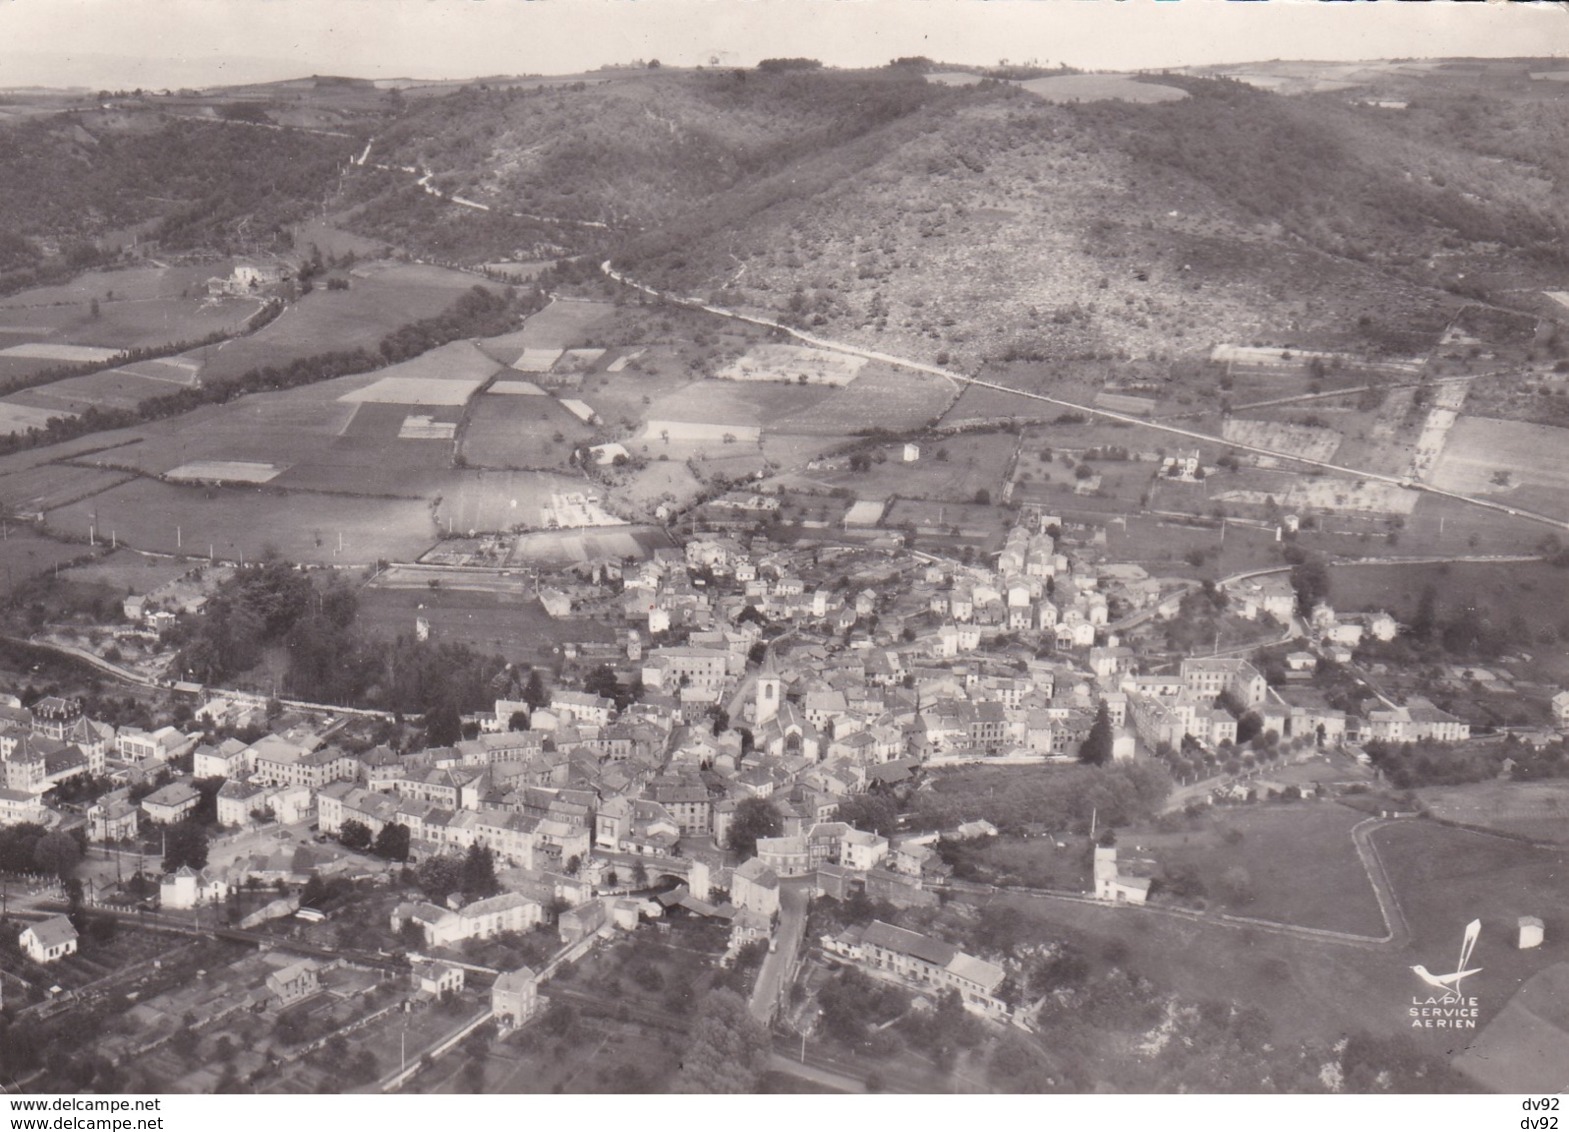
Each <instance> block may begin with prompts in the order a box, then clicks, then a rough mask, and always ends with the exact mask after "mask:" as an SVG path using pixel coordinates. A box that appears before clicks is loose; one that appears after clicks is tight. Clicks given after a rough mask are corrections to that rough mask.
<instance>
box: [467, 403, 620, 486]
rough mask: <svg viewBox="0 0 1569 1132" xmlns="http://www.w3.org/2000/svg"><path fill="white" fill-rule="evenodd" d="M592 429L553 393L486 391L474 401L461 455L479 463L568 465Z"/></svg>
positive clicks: (478, 465)
mask: <svg viewBox="0 0 1569 1132" xmlns="http://www.w3.org/2000/svg"><path fill="white" fill-rule="evenodd" d="M593 434H594V430H593V429H591V428H589V427H588V426H587V425H585V424H584V423H583V422H582V421H580V420H578V418H577V417H575V416H573V415H572V414H571V413H569V412H568V411H567V410H566V409H564V408H562V407H561V403H560V402H559V401H557V400H556V399H555V398H554V397H549V396H534V397H529V396H515V395H509V394H503V395H499V396H497V395H491V394H481V395H480V396H478V397H475V398H474V399H473V400H472V401H471V402H469V406H468V410H467V413H466V417H465V421H464V425H463V439H462V443H461V444H460V446H459V449H458V454H459V456H460V457H461V459H462V460H463V461H464V462H465V463H466V464H467V465H468V466H469V467H475V468H554V469H564V468H565V467H566V466H567V462H568V459H569V457H570V456H571V455H572V450H573V448H574V447H576V446H577V445H579V444H582V443H583V442H584V441H586V440H588V439H589V438H590V437H592V436H593Z"/></svg>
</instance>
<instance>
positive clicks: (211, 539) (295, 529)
mask: <svg viewBox="0 0 1569 1132" xmlns="http://www.w3.org/2000/svg"><path fill="white" fill-rule="evenodd" d="M95 516H96V517H97V521H98V526H99V529H101V530H104V531H111V530H112V531H115V532H116V533H117V534H118V535H119V537H120V539H121V540H122V541H124V542H127V543H130V544H131V545H133V546H136V547H137V548H139V549H144V550H156V551H162V552H164V553H176V552H178V551H180V550H183V551H184V552H185V553H186V554H189V555H192V556H193V557H195V556H205V555H206V554H207V552H208V548H209V547H211V549H212V552H213V554H215V555H216V557H217V558H218V559H220V560H227V561H236V560H245V561H254V560H256V559H259V558H261V557H262V556H263V555H264V554H265V553H266V552H267V551H268V550H269V549H272V550H275V551H277V553H278V554H279V555H281V556H282V557H283V558H286V559H288V560H289V561H292V562H311V563H322V564H324V565H333V564H350V563H353V564H364V563H371V562H375V561H376V560H377V559H379V558H388V559H403V560H408V559H413V558H417V557H418V556H419V555H420V554H422V553H423V552H424V551H425V550H426V549H427V548H428V547H429V546H430V545H431V543H433V542H434V541H435V528H434V527H433V526H432V524H431V519H430V508H429V505H428V504H427V503H425V502H423V501H421V500H417V499H416V500H406V499H370V498H360V497H354V496H347V495H317V494H306V493H300V492H292V493H286V492H282V491H280V490H278V489H276V488H267V489H262V488H239V487H228V488H224V489H222V490H218V489H215V488H205V487H185V486H180V485H177V484H166V483H159V482H158V481H156V480H146V479H140V480H134V481H132V482H130V483H126V484H123V485H121V486H119V487H115V488H111V489H110V490H108V491H105V492H103V493H101V494H99V495H95V496H93V497H92V498H90V499H87V500H83V501H81V502H78V503H73V504H71V505H69V506H65V507H60V508H57V509H55V510H52V511H50V512H49V514H48V516H47V517H46V520H45V524H46V526H47V527H48V528H49V529H51V530H58V531H64V532H69V533H71V534H73V535H78V534H81V533H85V532H86V530H87V528H88V526H89V525H90V524H91V523H92V522H93V519H94V517H95ZM340 535H341V537H342V541H343V551H342V553H341V554H340V553H338V539H339V536H340ZM182 540H183V541H182Z"/></svg>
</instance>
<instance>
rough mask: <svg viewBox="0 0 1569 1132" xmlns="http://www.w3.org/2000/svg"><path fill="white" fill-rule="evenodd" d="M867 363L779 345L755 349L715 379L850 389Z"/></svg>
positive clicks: (760, 346) (801, 347)
mask: <svg viewBox="0 0 1569 1132" xmlns="http://www.w3.org/2000/svg"><path fill="white" fill-rule="evenodd" d="M866 362H867V359H865V358H858V357H856V356H854V355H853V354H841V353H838V352H836V351H833V350H817V349H813V348H812V347H810V346H791V345H784V344H777V343H768V344H764V345H758V346H753V347H752V348H751V349H750V350H748V351H747V352H746V353H745V354H743V355H741V357H740V358H738V359H736V360H735V361H733V362H731V363H730V364H729V365H727V366H726V367H725V368H724V369H722V370H720V371H719V372H718V373H717V374H716V375H715V376H716V377H719V378H721V379H723V380H725V381H794V382H797V383H800V384H802V385H848V384H850V382H852V381H854V380H855V379H856V377H857V375H859V374H860V372H861V370H862V369H863V368H864V367H865V366H866Z"/></svg>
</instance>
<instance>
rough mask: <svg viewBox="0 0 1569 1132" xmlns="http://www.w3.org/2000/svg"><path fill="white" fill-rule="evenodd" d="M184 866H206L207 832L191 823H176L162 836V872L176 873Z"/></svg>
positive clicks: (195, 867)
mask: <svg viewBox="0 0 1569 1132" xmlns="http://www.w3.org/2000/svg"><path fill="white" fill-rule="evenodd" d="M186 865H189V866H190V867H191V868H193V869H200V868H205V867H206V865H207V830H206V829H204V828H203V827H202V826H200V825H197V824H196V823H195V822H193V821H182V822H177V823H175V824H174V825H171V826H170V827H169V829H168V831H167V832H166V833H165V835H164V851H163V871H164V872H166V873H173V872H178V871H179V870H180V869H181V868H183V867H184V866H186Z"/></svg>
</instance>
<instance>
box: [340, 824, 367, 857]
mask: <svg viewBox="0 0 1569 1132" xmlns="http://www.w3.org/2000/svg"><path fill="white" fill-rule="evenodd" d="M370 840H371V835H370V826H368V825H366V824H365V823H364V822H362V821H355V820H354V819H353V818H349V819H348V820H347V821H345V822H344V823H343V825H342V826H340V827H339V828H338V842H339V844H341V845H342V846H343V847H344V848H345V849H360V850H364V849H369V848H370Z"/></svg>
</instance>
